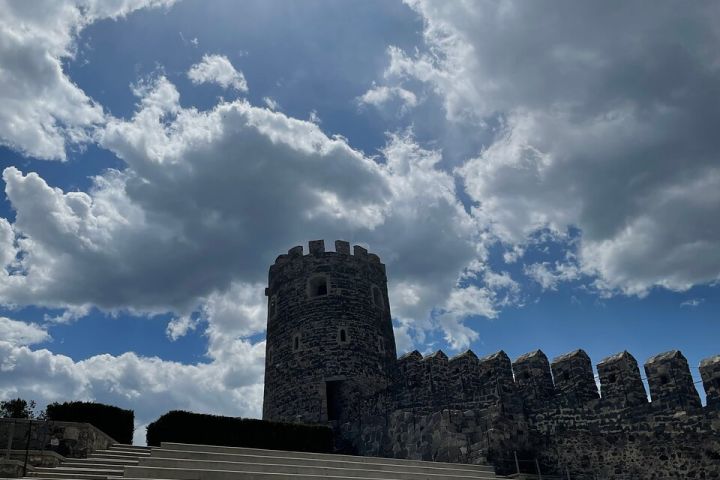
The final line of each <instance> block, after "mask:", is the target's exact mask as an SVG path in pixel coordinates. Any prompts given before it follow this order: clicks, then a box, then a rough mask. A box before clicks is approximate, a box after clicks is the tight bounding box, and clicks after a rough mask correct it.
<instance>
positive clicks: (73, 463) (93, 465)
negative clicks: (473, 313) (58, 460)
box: [60, 461, 138, 471]
mask: <svg viewBox="0 0 720 480" xmlns="http://www.w3.org/2000/svg"><path fill="white" fill-rule="evenodd" d="M137 464H138V462H133V463H130V464H128V463H125V464H123V465H118V464H117V463H112V464H111V463H103V462H78V461H70V462H63V463H62V464H61V465H60V466H61V467H65V468H95V469H98V468H99V469H101V470H103V469H107V470H119V471H122V469H123V468H124V467H125V466H126V465H137Z"/></svg>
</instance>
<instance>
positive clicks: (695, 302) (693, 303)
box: [680, 298, 705, 308]
mask: <svg viewBox="0 0 720 480" xmlns="http://www.w3.org/2000/svg"><path fill="white" fill-rule="evenodd" d="M704 301H705V299H704V298H691V299H689V300H685V301H684V302H682V303H681V304H680V307H681V308H682V307H687V308H695V307H699V306H700V305H702V304H703V302H704Z"/></svg>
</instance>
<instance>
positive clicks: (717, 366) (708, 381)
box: [700, 355, 720, 409]
mask: <svg viewBox="0 0 720 480" xmlns="http://www.w3.org/2000/svg"><path fill="white" fill-rule="evenodd" d="M700 376H701V377H702V380H703V387H704V388H705V394H706V395H707V405H708V407H711V408H718V409H720V355H715V356H714V357H710V358H706V359H705V360H703V361H702V362H700Z"/></svg>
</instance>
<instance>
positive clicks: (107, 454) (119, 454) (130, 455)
mask: <svg viewBox="0 0 720 480" xmlns="http://www.w3.org/2000/svg"><path fill="white" fill-rule="evenodd" d="M149 456H150V452H148V453H126V452H118V451H115V452H111V451H110V450H99V451H96V452H94V453H91V454H90V455H88V458H108V459H113V458H118V459H121V458H126V459H130V460H135V459H137V458H142V457H149Z"/></svg>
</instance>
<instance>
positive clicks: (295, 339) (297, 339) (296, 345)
mask: <svg viewBox="0 0 720 480" xmlns="http://www.w3.org/2000/svg"><path fill="white" fill-rule="evenodd" d="M293 350H294V351H297V350H300V335H295V336H294V337H293Z"/></svg>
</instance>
